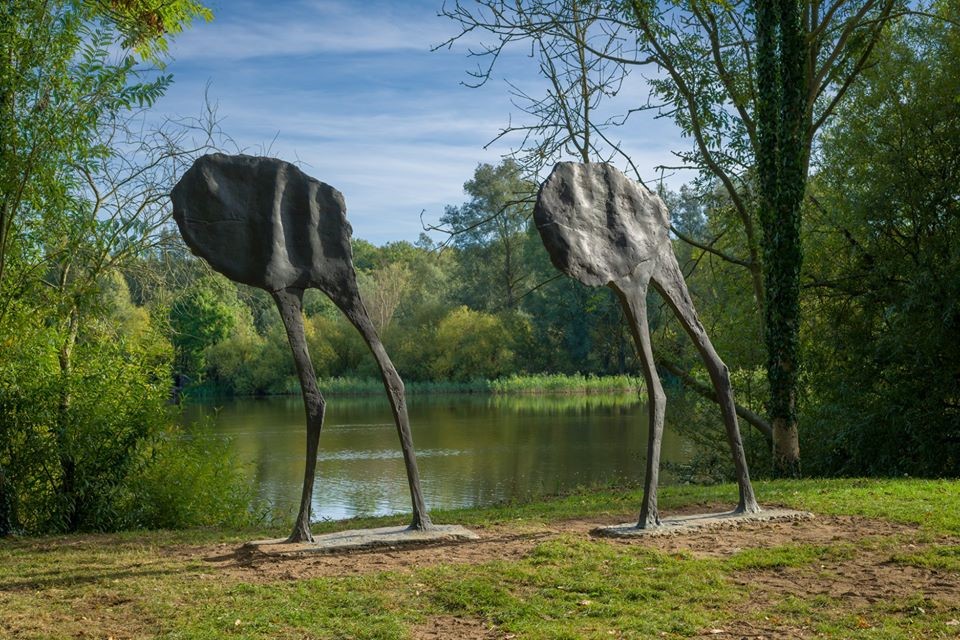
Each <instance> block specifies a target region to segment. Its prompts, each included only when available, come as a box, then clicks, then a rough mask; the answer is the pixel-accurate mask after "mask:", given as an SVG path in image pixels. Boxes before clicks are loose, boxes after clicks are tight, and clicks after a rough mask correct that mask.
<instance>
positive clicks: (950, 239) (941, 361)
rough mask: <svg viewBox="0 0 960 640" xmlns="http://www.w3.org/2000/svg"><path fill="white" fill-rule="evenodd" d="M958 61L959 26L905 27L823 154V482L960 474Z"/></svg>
mask: <svg viewBox="0 0 960 640" xmlns="http://www.w3.org/2000/svg"><path fill="white" fill-rule="evenodd" d="M944 6H945V7H946V6H950V5H948V4H945V5H944ZM954 6H955V5H954ZM950 15H951V16H952V18H953V20H954V21H955V20H956V18H957V13H956V9H954V10H953V12H952V14H950ZM958 60H960V32H958V28H957V26H956V23H955V22H954V23H952V24H951V23H946V22H942V21H939V20H935V19H922V20H921V19H918V20H917V21H916V22H914V23H912V24H909V25H904V26H903V27H902V28H900V29H898V30H897V31H896V32H895V33H894V34H892V35H891V37H890V38H889V39H888V40H887V41H886V42H884V44H883V46H882V48H881V50H880V52H879V54H878V57H877V64H876V66H874V67H873V68H871V69H870V70H869V71H867V72H866V73H865V76H864V82H863V83H862V84H861V85H859V86H858V87H856V88H854V89H853V90H852V95H851V97H850V99H849V101H848V103H847V104H846V105H845V107H844V108H843V109H842V110H841V111H840V113H839V116H840V117H839V118H838V119H837V121H836V122H835V123H834V124H833V126H831V127H830V129H829V130H828V134H829V135H828V136H827V137H826V138H825V140H824V145H823V150H822V155H821V157H820V158H819V164H820V171H819V173H818V176H817V181H816V191H815V196H814V197H815V203H816V208H815V209H814V210H813V211H812V212H811V223H810V225H809V227H808V229H807V233H808V238H809V244H810V247H811V249H810V250H811V254H812V255H813V256H814V259H812V260H811V265H810V268H809V273H808V275H807V282H808V283H809V284H808V288H809V294H808V295H807V302H806V304H807V305H808V308H809V309H810V313H809V316H810V317H811V318H812V319H813V320H812V321H811V322H810V325H809V328H808V330H807V331H808V334H807V340H806V349H807V351H808V353H809V358H810V359H811V361H812V362H813V363H814V364H812V365H811V368H813V369H814V371H815V375H811V376H810V378H809V385H810V388H811V395H812V398H811V402H810V404H811V409H810V412H809V416H810V418H809V419H810V421H811V427H813V428H814V429H813V430H812V431H811V432H810V434H809V439H808V441H807V444H806V445H805V446H807V447H809V448H810V449H811V450H812V451H815V452H816V457H815V464H816V467H815V469H816V471H817V472H818V473H828V474H837V473H841V474H871V475H873V474H889V473H896V474H903V473H908V474H910V475H923V476H936V475H940V474H948V475H955V474H956V473H957V469H958V468H960V430H958V424H960V414H958V411H960V404H958V398H960V369H958V365H957V363H958V362H960V352H958V345H960V209H958V202H960V190H958V185H960V161H958V158H960V102H958V101H957V95H958V92H960V82H958V78H960V64H958Z"/></svg>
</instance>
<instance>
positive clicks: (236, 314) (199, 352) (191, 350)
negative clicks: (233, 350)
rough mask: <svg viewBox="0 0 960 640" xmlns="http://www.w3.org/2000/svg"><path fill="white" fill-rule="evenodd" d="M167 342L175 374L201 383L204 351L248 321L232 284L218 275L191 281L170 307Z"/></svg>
mask: <svg viewBox="0 0 960 640" xmlns="http://www.w3.org/2000/svg"><path fill="white" fill-rule="evenodd" d="M169 323H170V331H171V342H173V345H174V347H175V348H176V353H177V356H176V373H177V374H178V375H180V376H184V377H186V378H187V379H188V380H189V381H191V382H192V383H199V382H202V381H203V379H204V376H205V374H206V369H207V350H208V349H209V348H210V347H212V346H213V345H215V344H217V343H218V342H221V341H223V340H225V339H226V338H227V337H228V336H229V335H230V333H231V331H232V330H233V329H234V327H236V326H237V325H238V324H247V325H249V324H252V320H251V319H250V318H249V311H248V309H247V308H246V307H245V306H243V305H242V304H241V303H240V301H239V299H238V298H237V289H236V286H235V285H234V284H233V283H232V282H229V281H228V280H226V279H225V278H223V277H222V276H219V275H208V276H206V277H204V278H200V279H199V280H196V281H194V282H193V283H192V284H191V285H190V287H189V288H187V289H185V290H184V291H182V292H180V294H179V295H178V296H177V297H176V298H175V299H174V301H173V304H172V306H171V308H170V320H169Z"/></svg>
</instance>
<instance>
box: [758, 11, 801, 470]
mask: <svg viewBox="0 0 960 640" xmlns="http://www.w3.org/2000/svg"><path fill="white" fill-rule="evenodd" d="M754 11H755V13H756V15H757V28H756V30H757V63H756V66H757V71H756V75H757V98H756V101H757V104H756V113H755V117H756V122H757V145H758V146H757V151H756V160H757V174H758V183H759V186H760V189H759V191H760V194H759V195H760V197H759V201H760V216H759V217H760V223H761V226H762V228H763V266H764V273H763V275H764V278H763V284H764V298H765V302H766V304H765V305H764V311H765V312H766V313H765V316H764V327H765V330H766V333H765V340H766V344H767V379H768V381H769V383H770V404H769V413H770V421H771V422H772V423H773V468H774V471H775V472H777V473H778V474H780V475H786V476H798V475H799V474H800V467H799V464H800V442H799V439H798V433H797V377H798V373H799V368H800V352H799V343H800V266H801V263H802V261H803V253H802V250H801V246H800V210H801V205H802V203H803V194H804V190H805V188H806V178H807V176H806V167H805V164H806V162H807V159H806V155H807V153H808V150H809V147H808V146H807V145H806V144H805V140H804V135H805V134H806V133H807V132H806V131H805V130H804V126H803V125H804V116H805V111H806V104H805V97H806V86H805V84H804V83H805V82H806V80H807V78H806V77H805V76H804V73H803V70H804V62H805V55H804V53H805V52H804V43H805V41H806V38H807V33H806V31H804V28H803V25H802V23H801V20H800V3H799V2H798V1H797V0H779V1H778V2H769V1H765V0H760V1H759V2H755V3H754Z"/></svg>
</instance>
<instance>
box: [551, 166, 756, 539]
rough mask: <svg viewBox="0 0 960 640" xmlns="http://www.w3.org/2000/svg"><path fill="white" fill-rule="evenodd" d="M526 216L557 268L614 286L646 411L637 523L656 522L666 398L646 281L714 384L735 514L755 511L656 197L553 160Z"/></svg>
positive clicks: (736, 439) (731, 410)
mask: <svg viewBox="0 0 960 640" xmlns="http://www.w3.org/2000/svg"><path fill="white" fill-rule="evenodd" d="M533 215H534V220H535V222H536V225H537V230H538V231H539V232H540V237H541V239H542V240H543V244H544V246H545V247H546V248H547V251H548V253H549V254H550V259H551V261H552V262H553V264H554V266H555V267H556V268H557V269H559V270H560V271H562V272H564V273H565V274H567V275H568V276H570V277H572V278H575V279H577V280H579V281H580V282H582V283H584V284H586V285H590V286H601V285H602V286H608V287H610V288H611V289H613V290H614V292H616V294H617V296H618V298H619V299H620V302H621V305H622V307H623V310H624V313H625V315H626V317H627V319H628V321H629V324H630V328H631V331H632V333H633V337H634V341H635V342H636V344H637V350H638V352H639V356H640V361H641V363H642V367H643V375H644V380H645V381H646V385H647V396H648V404H649V411H650V436H649V440H648V445H647V467H646V477H645V480H644V491H643V494H644V495H643V504H642V506H641V510H640V519H639V521H638V523H637V526H638V527H639V528H641V529H645V528H650V527H656V526H658V525H659V524H660V516H659V513H658V511H657V485H658V476H659V467H660V443H661V437H662V434H663V417H664V410H665V408H666V396H665V395H664V392H663V386H662V385H661V383H660V378H659V376H658V375H657V370H656V366H655V365H654V360H653V349H652V346H651V344H650V330H649V327H648V325H647V287H648V286H649V285H650V284H651V283H652V284H653V286H654V288H655V289H656V290H657V291H658V292H659V293H660V295H661V296H663V299H664V300H665V301H666V302H667V304H668V305H669V306H670V307H671V308H672V309H673V312H674V313H675V314H676V316H677V318H678V319H679V320H680V323H681V324H682V325H683V328H684V329H685V330H686V332H687V333H688V334H689V335H690V337H691V338H692V339H693V342H694V344H695V345H696V347H697V350H698V351H699V352H700V356H701V358H702V359H703V362H704V364H705V365H706V367H707V370H708V371H709V373H710V379H711V381H712V382H713V386H714V388H715V389H716V392H717V399H718V402H719V403H720V408H721V412H722V414H723V421H724V425H725V427H726V432H727V440H728V442H729V444H730V449H731V452H732V454H733V461H734V466H735V468H736V477H737V484H738V487H739V494H740V495H739V501H738V504H737V508H736V512H737V513H758V512H759V511H760V507H759V506H758V505H757V501H756V498H755V496H754V493H753V487H752V486H751V484H750V474H749V471H748V469H747V461H746V456H745V455H744V450H743V442H742V441H741V439H740V429H739V426H738V424H737V415H736V411H735V406H734V402H733V389H732V386H731V384H730V376H729V373H728V370H727V367H726V365H725V364H724V363H723V361H721V360H720V357H719V356H718V355H717V352H716V351H715V350H714V348H713V345H712V344H711V342H710V338H709V336H707V333H706V331H705V330H704V328H703V325H702V324H701V322H700V319H699V317H698V316H697V312H696V310H695V309H694V306H693V301H692V300H691V298H690V293H689V292H688V290H687V286H686V282H685V281H684V278H683V273H682V272H681V270H680V265H679V264H677V259H676V257H675V256H674V254H673V247H672V245H671V243H670V235H669V229H670V221H669V214H668V212H667V208H666V206H665V205H664V204H663V201H662V200H660V198H659V197H658V196H657V195H655V194H653V193H651V192H650V191H648V190H647V189H645V188H643V187H642V186H641V185H639V184H637V183H635V182H633V181H632V180H630V179H629V178H627V177H626V176H625V175H623V174H622V173H621V172H620V171H619V170H617V169H616V168H615V167H613V166H611V165H608V164H602V163H590V164H580V163H570V162H561V163H559V164H557V165H556V166H555V167H554V169H553V172H552V173H551V174H550V176H549V177H548V178H547V180H546V181H545V182H544V183H543V185H542V186H541V187H540V192H539V193H538V195H537V203H536V206H535V207H534V212H533Z"/></svg>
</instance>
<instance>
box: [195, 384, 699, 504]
mask: <svg viewBox="0 0 960 640" xmlns="http://www.w3.org/2000/svg"><path fill="white" fill-rule="evenodd" d="M407 402H408V412H409V415H410V424H411V427H412V430H413V439H414V443H415V445H416V450H417V461H418V463H419V466H420V475H421V479H422V483H423V490H424V497H425V499H426V501H427V507H428V508H429V509H450V508H458V507H472V506H478V505H486V504H493V503H497V502H502V501H506V500H513V499H528V498H531V497H536V496H540V495H544V494H551V493H556V492H560V491H564V490H569V489H573V488H576V487H578V486H590V485H596V484H606V483H611V482H616V481H624V480H628V481H635V482H639V481H641V480H642V478H643V469H644V462H645V459H646V446H647V411H646V404H645V403H643V402H641V401H640V400H639V399H638V398H637V397H636V396H635V395H632V394H630V395H617V396H559V395H555V396H546V395H524V396H513V395H511V396H505V395H456V394H449V395H432V396H431V395H410V396H409V397H408V399H407ZM202 417H207V418H209V419H210V421H211V422H212V427H213V430H214V432H215V433H216V434H218V435H220V436H223V437H226V438H229V439H230V440H231V442H232V447H233V448H234V450H235V451H236V453H237V456H238V459H239V460H240V461H241V462H242V463H243V464H244V467H245V468H246V469H247V470H248V473H249V474H250V475H251V476H252V477H253V479H254V481H255V482H256V486H257V488H258V492H259V494H260V497H261V498H263V499H264V500H265V501H267V502H268V503H269V504H270V505H272V506H273V507H274V508H276V509H278V510H279V511H280V512H281V513H285V514H287V515H290V516H292V515H294V514H295V513H296V509H297V507H298V504H299V498H300V488H301V482H302V478H303V464H304V460H303V458H304V450H305V446H306V445H305V439H306V436H305V422H304V413H303V403H302V401H301V400H300V398H299V397H298V396H291V397H271V398H238V399H225V400H214V401H205V402H198V403H194V404H189V405H187V406H185V408H184V421H185V423H190V422H192V421H194V420H196V419H198V418H202ZM691 455H692V445H690V443H689V442H687V441H686V440H684V439H683V438H682V437H681V436H679V435H677V433H676V432H675V431H673V430H671V429H670V428H669V425H668V428H667V429H666V433H665V434H664V442H663V453H662V456H661V458H662V460H663V461H664V462H684V461H686V460H688V459H689V458H690V457H691ZM661 477H662V478H663V481H664V482H665V483H666V482H669V474H664V473H661ZM313 500H314V503H313V519H314V520H320V519H342V518H349V517H353V516H360V515H384V514H390V513H397V512H409V511H410V498H409V493H408V490H407V484H406V476H405V475H404V470H403V459H402V456H401V453H400V444H399V440H398V437H397V432H396V427H395V426H394V423H393V421H392V417H391V414H390V408H389V405H388V404H387V400H386V397H385V396H383V397H380V396H369V397H367V396H364V397H343V396H334V397H330V398H327V414H326V421H325V424H324V429H323V432H322V434H321V436H320V455H319V461H318V469H317V481H316V488H315V491H314V498H313ZM638 508H639V505H638Z"/></svg>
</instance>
